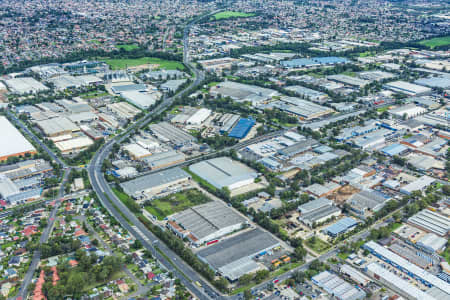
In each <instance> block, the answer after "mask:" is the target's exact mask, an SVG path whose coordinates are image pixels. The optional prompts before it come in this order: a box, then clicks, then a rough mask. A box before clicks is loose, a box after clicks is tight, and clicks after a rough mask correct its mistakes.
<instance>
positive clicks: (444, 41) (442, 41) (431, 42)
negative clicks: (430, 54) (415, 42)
mask: <svg viewBox="0 0 450 300" xmlns="http://www.w3.org/2000/svg"><path fill="white" fill-rule="evenodd" d="M419 44H421V45H425V46H427V47H430V48H434V47H437V46H445V45H450V36H443V37H437V38H432V39H428V40H423V41H420V42H419Z"/></svg>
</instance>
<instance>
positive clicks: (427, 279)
mask: <svg viewBox="0 0 450 300" xmlns="http://www.w3.org/2000/svg"><path fill="white" fill-rule="evenodd" d="M363 248H365V249H367V250H369V251H370V252H371V253H372V254H373V255H375V256H376V257H378V258H380V259H382V260H384V261H385V262H387V263H389V264H391V265H392V266H394V267H396V268H398V269H400V270H401V271H402V272H405V273H407V274H408V275H409V276H411V277H413V278H415V279H417V280H419V281H421V282H422V283H423V284H425V285H427V286H429V287H433V286H434V287H436V288H438V289H440V290H441V291H442V292H444V293H446V294H448V295H450V284H448V283H447V282H445V281H443V280H442V279H440V278H438V277H436V276H435V275H433V274H431V273H429V272H428V271H426V270H424V269H422V268H420V267H418V266H416V265H415V264H413V263H410V262H409V261H407V260H406V259H404V258H403V257H401V256H399V255H397V254H395V253H393V252H392V251H390V250H388V249H386V248H385V247H382V246H381V245H379V244H377V243H375V242H374V241H369V242H367V243H365V244H364V246H363Z"/></svg>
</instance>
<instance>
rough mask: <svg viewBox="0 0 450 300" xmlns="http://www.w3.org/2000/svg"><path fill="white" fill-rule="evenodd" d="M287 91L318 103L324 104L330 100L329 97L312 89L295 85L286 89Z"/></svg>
mask: <svg viewBox="0 0 450 300" xmlns="http://www.w3.org/2000/svg"><path fill="white" fill-rule="evenodd" d="M286 90H288V91H291V92H294V93H296V94H297V95H299V96H300V97H302V98H304V99H307V100H311V101H314V102H318V103H324V102H326V101H327V99H328V95H327V94H325V93H322V92H319V91H316V90H313V89H310V88H306V87H303V86H301V85H293V86H289V87H287V88H286Z"/></svg>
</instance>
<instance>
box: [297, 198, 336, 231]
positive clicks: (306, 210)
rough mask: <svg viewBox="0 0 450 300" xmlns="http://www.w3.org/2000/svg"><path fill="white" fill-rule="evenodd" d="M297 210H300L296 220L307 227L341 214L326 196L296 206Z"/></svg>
mask: <svg viewBox="0 0 450 300" xmlns="http://www.w3.org/2000/svg"><path fill="white" fill-rule="evenodd" d="M298 211H299V212H300V216H299V217H298V220H299V221H301V222H303V223H305V224H306V225H308V226H309V227H313V226H314V225H315V224H320V223H323V222H325V221H327V220H329V219H330V218H332V217H338V216H339V215H340V214H341V210H340V209H339V208H337V207H336V206H334V205H333V201H331V200H328V199H327V198H319V199H316V200H313V201H309V202H307V203H305V204H302V205H300V206H299V207H298Z"/></svg>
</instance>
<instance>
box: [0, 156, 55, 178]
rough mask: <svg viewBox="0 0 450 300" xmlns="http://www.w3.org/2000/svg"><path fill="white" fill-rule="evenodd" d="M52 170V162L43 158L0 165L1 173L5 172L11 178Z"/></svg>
mask: <svg viewBox="0 0 450 300" xmlns="http://www.w3.org/2000/svg"><path fill="white" fill-rule="evenodd" d="M52 170H53V168H52V166H51V165H50V163H49V162H47V161H45V160H43V159H34V160H25V161H20V162H18V163H15V164H12V165H3V166H0V174H4V175H5V176H6V177H8V178H9V179H11V180H16V179H21V178H28V177H32V176H35V175H39V174H44V173H48V172H50V171H52Z"/></svg>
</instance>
